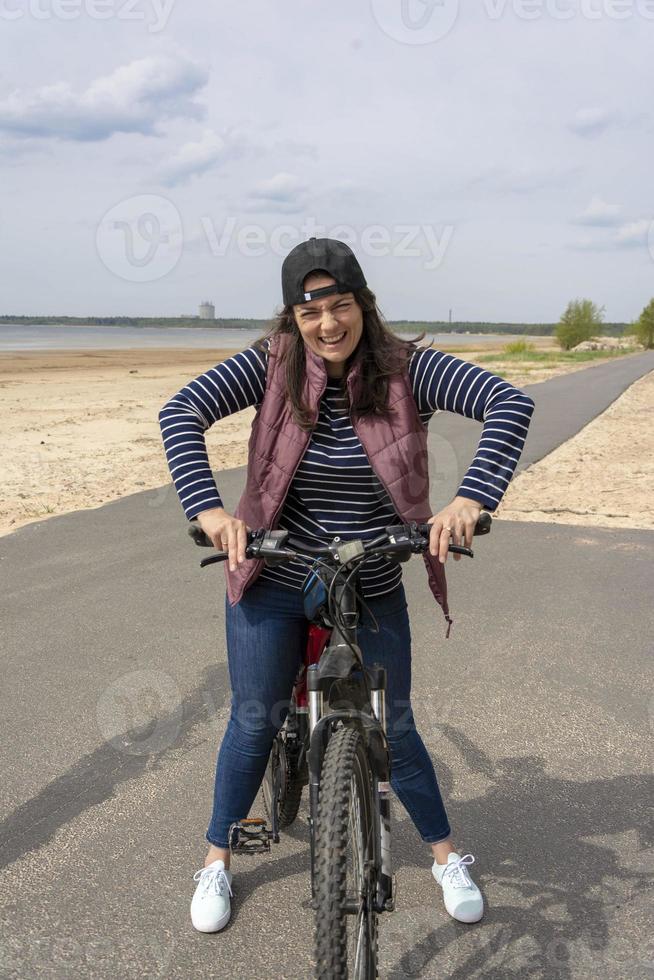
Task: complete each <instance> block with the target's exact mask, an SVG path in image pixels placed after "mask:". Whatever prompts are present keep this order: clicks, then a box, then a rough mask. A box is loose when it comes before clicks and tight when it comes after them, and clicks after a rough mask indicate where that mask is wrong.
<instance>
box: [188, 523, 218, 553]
mask: <svg viewBox="0 0 654 980" xmlns="http://www.w3.org/2000/svg"><path fill="white" fill-rule="evenodd" d="M186 530H187V531H188V533H189V534H190V535H191V537H192V538H193V540H194V541H195V543H196V544H197V545H199V546H200V547H201V548H213V541H212V540H211V538H210V537H209V535H208V534H205V532H204V531H203V530H202V528H201V527H200V525H199V524H198V522H197V521H190V522H189V525H188V527H187V529H186Z"/></svg>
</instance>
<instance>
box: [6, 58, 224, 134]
mask: <svg viewBox="0 0 654 980" xmlns="http://www.w3.org/2000/svg"><path fill="white" fill-rule="evenodd" d="M206 82H207V71H206V69H204V68H202V67H200V65H198V64H195V63H193V62H191V61H189V60H186V59H183V58H179V57H175V58H173V57H170V56H153V57H149V58H141V59H139V60H138V61H132V62H130V63H129V64H127V65H123V66H122V67H120V68H117V69H116V71H114V72H112V74H111V75H105V76H103V77H100V78H97V79H96V80H95V81H93V82H91V84H90V85H89V87H88V88H87V89H86V91H85V92H79V93H77V92H74V91H73V90H72V88H71V86H70V85H69V83H68V82H55V83H54V84H52V85H44V86H43V87H42V88H40V89H37V91H36V92H34V93H32V94H29V93H23V92H21V91H15V92H13V93H12V94H11V95H10V96H9V97H8V98H6V99H5V100H4V101H3V102H0V130H4V131H5V132H8V133H11V134H12V135H13V136H21V137H32V138H34V137H38V138H42V139H60V140H77V141H88V142H94V141H99V140H106V139H108V138H109V137H110V136H112V135H113V134H114V133H141V134H144V135H152V134H156V133H157V132H158V130H157V126H158V124H159V123H160V122H162V121H163V120H165V119H170V118H174V117H180V116H181V117H184V118H186V119H188V118H189V117H190V118H193V119H199V118H201V117H202V116H203V114H204V109H203V107H202V106H201V105H200V104H199V103H197V102H194V101H193V98H192V97H193V96H194V95H196V93H197V92H198V91H199V90H200V89H201V88H202V87H203V86H204V85H205V84H206Z"/></svg>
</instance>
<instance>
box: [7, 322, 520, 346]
mask: <svg viewBox="0 0 654 980" xmlns="http://www.w3.org/2000/svg"><path fill="white" fill-rule="evenodd" d="M259 336H261V332H260V331H258V330H227V329H224V328H220V327H213V328H212V327H75V326H62V327H56V326H52V325H51V324H31V325H29V326H23V325H20V324H16V325H14V324H0V351H29V350H34V351H38V350H127V349H130V348H131V349H135V348H141V349H147V348H160V347H197V348H214V349H216V350H217V349H223V348H226V349H228V350H242V349H243V348H244V347H247V346H248V344H250V343H251V342H252V341H253V340H256V338H257V337H259ZM427 336H428V337H429V339H431V338H432V336H433V338H434V342H435V344H436V346H437V347H440V346H441V345H446V346H448V345H450V346H452V345H457V346H458V345H461V346H470V347H482V346H484V345H485V344H492V343H497V341H498V339H499V338H500V337H503V336H504V335H502V334H488V333H487V334H451V333H450V334H434V335H432V334H428V335H427Z"/></svg>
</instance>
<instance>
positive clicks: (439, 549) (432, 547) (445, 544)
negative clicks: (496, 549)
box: [427, 497, 482, 564]
mask: <svg viewBox="0 0 654 980" xmlns="http://www.w3.org/2000/svg"><path fill="white" fill-rule="evenodd" d="M481 507H482V505H481V504H480V503H479V501H478V500H471V499H470V498H469V497H455V498H454V500H453V501H452V503H450V504H448V505H447V507H443V509H442V510H439V512H438V513H437V514H434V516H433V517H430V518H429V520H428V522H427V523H428V524H431V525H432V529H431V534H430V535H429V551H430V554H432V555H438V558H439V560H440V561H441V562H442V563H443V564H445V562H446V560H447V549H448V548H449V546H450V541H451V543H452V544H458V545H463V546H464V547H466V548H471V547H472V536H473V532H474V530H475V524H476V523H477V518H478V517H479V514H480V512H481ZM461 557H462V555H457V554H455V555H454V560H455V561H458V560H459V559H460V558H461Z"/></svg>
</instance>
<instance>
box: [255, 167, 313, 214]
mask: <svg viewBox="0 0 654 980" xmlns="http://www.w3.org/2000/svg"><path fill="white" fill-rule="evenodd" d="M307 192H308V187H307V185H306V184H305V183H304V182H303V181H302V180H301V179H300V178H299V177H297V176H296V175H295V174H289V173H278V174H275V175H274V177H270V178H268V179H267V180H260V181H259V182H258V183H257V184H255V186H254V188H253V190H252V191H250V194H249V196H248V200H247V202H246V205H245V206H246V209H247V210H248V211H283V212H286V213H294V212H296V211H302V210H303V209H304V207H305V205H306V196H307Z"/></svg>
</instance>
